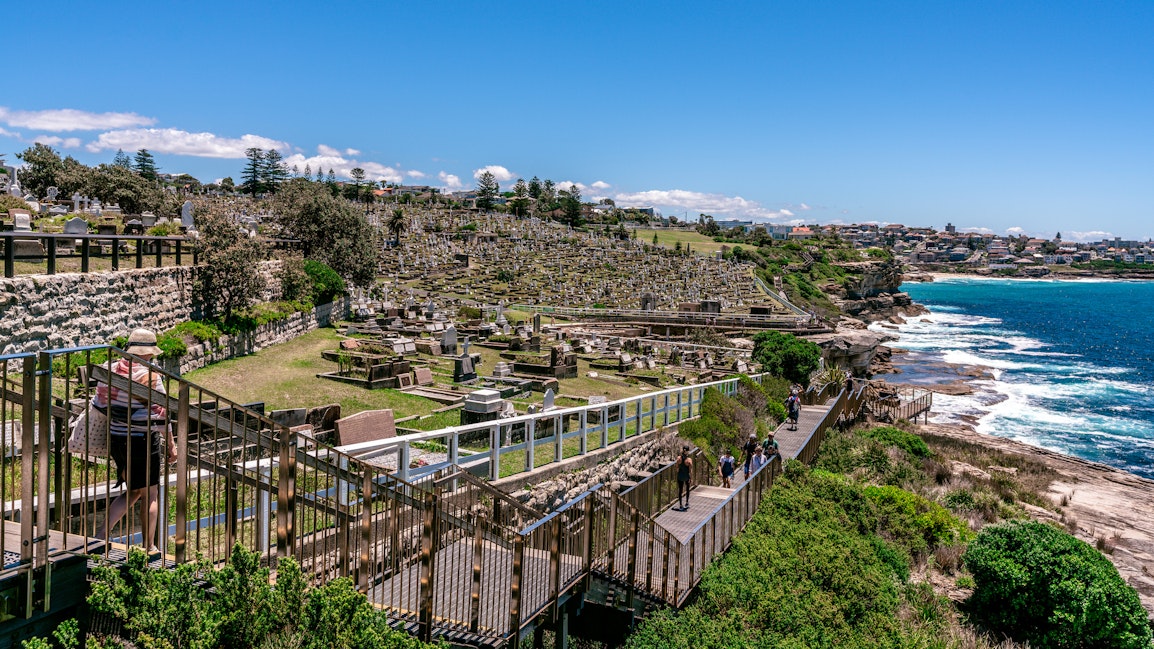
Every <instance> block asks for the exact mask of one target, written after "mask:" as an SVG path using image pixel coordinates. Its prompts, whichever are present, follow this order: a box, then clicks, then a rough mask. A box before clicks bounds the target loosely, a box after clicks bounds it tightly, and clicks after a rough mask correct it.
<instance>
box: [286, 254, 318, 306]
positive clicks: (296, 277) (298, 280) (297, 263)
mask: <svg viewBox="0 0 1154 649" xmlns="http://www.w3.org/2000/svg"><path fill="white" fill-rule="evenodd" d="M280 297H281V299H282V300H287V301H289V302H311V301H312V299H313V279H312V277H310V276H309V274H308V273H307V272H305V260H304V258H303V257H300V256H291V257H287V258H285V259H283V260H282V261H281V271H280Z"/></svg>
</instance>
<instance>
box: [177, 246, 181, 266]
mask: <svg viewBox="0 0 1154 649" xmlns="http://www.w3.org/2000/svg"><path fill="white" fill-rule="evenodd" d="M176 265H177V266H180V265H181V264H180V239H177V240H176Z"/></svg>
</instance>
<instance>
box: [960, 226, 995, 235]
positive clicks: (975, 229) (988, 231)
mask: <svg viewBox="0 0 1154 649" xmlns="http://www.w3.org/2000/svg"><path fill="white" fill-rule="evenodd" d="M958 232H966V233H972V234H993V233H994V231H993V230H991V229H989V228H983V227H979V226H974V227H968V228H958Z"/></svg>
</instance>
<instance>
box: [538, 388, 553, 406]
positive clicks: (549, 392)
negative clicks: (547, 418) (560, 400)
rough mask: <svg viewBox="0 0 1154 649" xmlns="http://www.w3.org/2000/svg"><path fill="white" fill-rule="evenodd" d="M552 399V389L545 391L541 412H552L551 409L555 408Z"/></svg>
mask: <svg viewBox="0 0 1154 649" xmlns="http://www.w3.org/2000/svg"><path fill="white" fill-rule="evenodd" d="M554 398H555V395H554V394H553V388H549V389H548V390H545V403H544V405H543V406H542V407H541V411H542V412H545V411H548V410H552V409H553V408H555V407H556V406H555V405H553V400H554Z"/></svg>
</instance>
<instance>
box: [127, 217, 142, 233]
mask: <svg viewBox="0 0 1154 649" xmlns="http://www.w3.org/2000/svg"><path fill="white" fill-rule="evenodd" d="M124 234H144V224H143V223H141V221H140V219H131V220H129V221H125V223H124Z"/></svg>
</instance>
